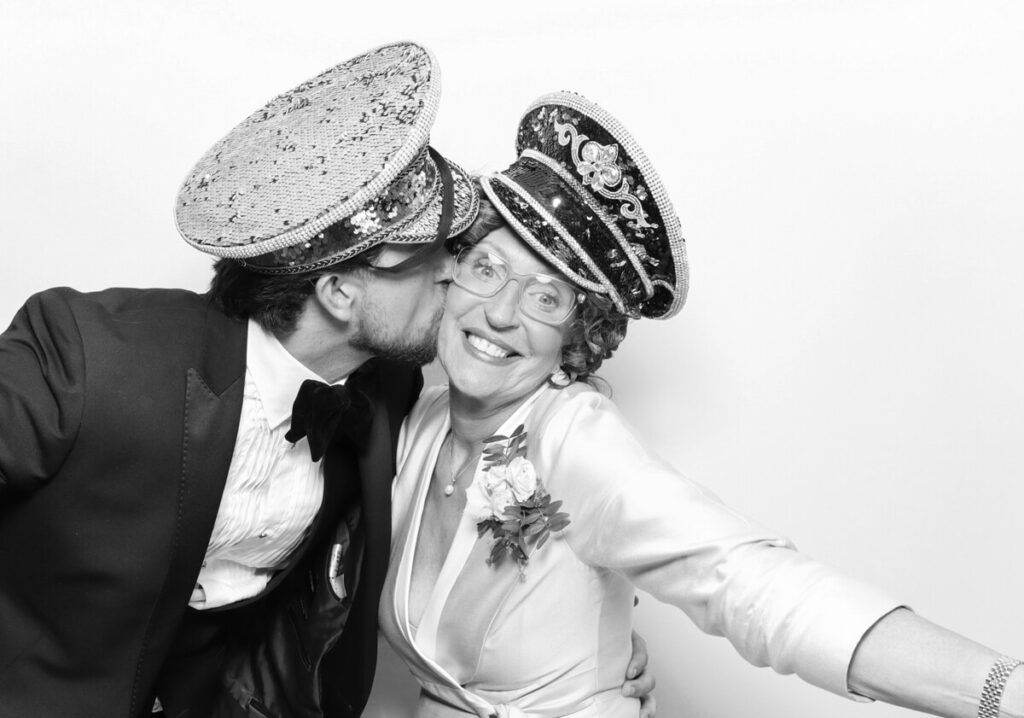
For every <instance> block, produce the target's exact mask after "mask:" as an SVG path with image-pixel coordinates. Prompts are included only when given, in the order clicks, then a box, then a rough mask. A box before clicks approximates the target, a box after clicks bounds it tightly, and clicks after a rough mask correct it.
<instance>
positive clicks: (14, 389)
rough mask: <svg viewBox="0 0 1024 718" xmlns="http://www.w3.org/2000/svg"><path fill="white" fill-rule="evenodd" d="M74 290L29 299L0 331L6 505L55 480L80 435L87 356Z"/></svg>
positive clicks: (0, 482) (1, 501) (1, 477)
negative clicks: (73, 307)
mask: <svg viewBox="0 0 1024 718" xmlns="http://www.w3.org/2000/svg"><path fill="white" fill-rule="evenodd" d="M69 291H70V290H60V289H53V290H47V291H45V292H42V293H40V294H37V295H34V296H33V297H31V298H29V300H28V301H27V302H26V303H25V305H24V306H23V307H22V308H21V310H20V311H19V312H18V313H17V315H16V316H15V317H14V321H13V322H12V323H11V325H10V327H9V328H8V329H7V331H5V332H4V333H3V334H2V335H0V507H2V506H4V505H5V504H6V503H7V502H8V501H9V500H10V499H11V498H12V497H13V496H15V495H17V494H22V493H27V492H30V491H32V490H34V489H36V488H37V487H39V486H40V485H41V484H43V483H44V482H46V481H47V480H48V479H49V478H50V477H52V476H53V475H54V474H55V473H56V472H57V471H58V470H59V469H60V467H61V465H62V464H63V462H64V460H65V458H66V457H67V455H68V452H69V450H70V448H71V446H72V445H73V443H74V440H75V436H76V434H77V432H78V425H79V421H80V418H81V413H82V403H83V397H84V380H85V361H84V358H83V352H82V341H81V337H80V335H79V330H78V326H77V323H76V321H75V318H74V316H73V315H72V312H71V309H70V307H69V305H68V301H67V292H69Z"/></svg>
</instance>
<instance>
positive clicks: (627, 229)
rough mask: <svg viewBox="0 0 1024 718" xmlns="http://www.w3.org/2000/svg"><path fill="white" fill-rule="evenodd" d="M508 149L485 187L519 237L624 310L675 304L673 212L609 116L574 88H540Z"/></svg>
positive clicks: (663, 313)
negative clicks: (511, 157) (507, 163)
mask: <svg viewBox="0 0 1024 718" xmlns="http://www.w3.org/2000/svg"><path fill="white" fill-rule="evenodd" d="M516 152H517V153H518V155H519V158H518V159H517V160H516V162H514V163H513V164H512V166H511V167H509V168H508V169H507V170H505V171H504V172H501V173H499V174H497V175H494V176H493V177H490V178H486V179H485V180H484V181H483V186H484V190H485V191H486V192H487V194H488V196H489V197H490V198H491V200H492V201H494V202H495V203H496V205H497V206H498V209H499V211H501V212H502V214H503V215H504V216H505V218H506V219H507V220H509V222H510V223H511V224H512V225H513V227H514V228H516V229H517V231H518V232H519V234H520V235H521V236H522V237H523V239H524V240H525V241H527V242H528V243H529V244H531V245H532V246H533V247H534V249H536V250H537V251H539V252H540V253H541V254H542V255H544V256H545V257H546V258H547V259H548V260H549V261H551V262H552V263H553V264H554V265H555V266H556V267H558V268H559V269H560V270H561V271H563V272H564V273H565V274H566V275H567V276H568V277H569V278H570V279H572V280H573V281H575V282H576V283H577V284H578V285H579V286H581V287H583V288H585V289H589V290H591V291H597V292H602V293H607V294H609V295H610V296H611V298H612V299H613V301H614V302H615V304H616V305H617V306H618V307H619V309H620V311H622V312H624V313H626V314H628V315H630V316H634V317H640V316H645V317H653V318H666V317H669V316H671V315H673V314H675V313H676V312H677V311H678V310H679V309H680V308H681V307H682V305H683V302H684V301H685V298H686V291H687V287H688V273H687V264H686V248H685V243H684V240H683V237H682V232H681V229H680V224H679V219H678V217H677V216H676V213H675V210H674V209H673V208H672V203H671V202H670V201H669V199H668V195H667V194H666V192H665V190H664V188H663V187H662V185H661V180H660V179H659V177H658V175H657V173H656V172H655V170H654V168H653V166H652V165H651V163H650V161H649V160H648V159H647V157H646V155H645V154H644V153H643V151H642V150H641V149H640V146H639V145H638V144H637V142H636V141H635V140H634V139H633V137H632V136H631V135H630V134H629V133H628V132H627V131H626V130H625V128H623V127H622V125H621V124H620V123H619V122H618V121H617V120H616V119H615V118H613V117H612V116H611V115H609V114H608V113H607V112H605V110H603V109H602V108H601V107H599V106H598V105H596V104H594V103H593V102H590V101H589V100H587V99H586V98H584V97H582V96H581V95H577V94H575V93H571V92H557V93H552V94H549V95H545V96H543V97H541V98H540V99H538V100H536V101H534V102H533V103H532V104H531V105H530V106H529V108H528V109H527V110H526V112H525V114H524V115H523V117H522V118H521V120H520V122H519V126H518V129H517V132H516Z"/></svg>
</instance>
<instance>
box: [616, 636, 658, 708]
mask: <svg viewBox="0 0 1024 718" xmlns="http://www.w3.org/2000/svg"><path fill="white" fill-rule="evenodd" d="M632 642H633V655H632V656H631V657H630V659H629V665H628V666H626V682H625V683H623V684H622V695H624V696H630V697H636V698H639V699H640V718H654V716H655V713H656V712H657V706H656V705H655V700H654V696H653V695H651V692H652V691H653V690H654V684H655V681H654V676H653V675H651V673H650V672H649V671H648V670H647V641H645V640H644V639H643V638H641V637H640V634H639V633H637V632H636V631H633V635H632Z"/></svg>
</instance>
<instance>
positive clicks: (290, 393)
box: [245, 319, 345, 429]
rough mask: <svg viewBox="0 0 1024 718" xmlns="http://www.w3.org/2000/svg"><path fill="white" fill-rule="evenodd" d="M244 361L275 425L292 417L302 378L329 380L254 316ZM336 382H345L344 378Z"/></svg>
mask: <svg viewBox="0 0 1024 718" xmlns="http://www.w3.org/2000/svg"><path fill="white" fill-rule="evenodd" d="M245 365H246V368H247V369H248V370H249V373H250V374H251V375H252V380H253V382H254V383H255V384H256V391H257V392H258V393H259V395H260V402H261V403H262V404H263V411H264V413H265V414H266V417H267V423H269V424H270V428H272V429H274V428H277V427H278V426H281V425H282V424H284V423H285V422H287V421H290V420H291V417H292V404H294V403H295V395H296V394H298V393H299V387H300V386H302V382H304V381H306V380H307V379H312V380H314V381H320V382H324V383H325V384H327V383H329V382H325V381H324V379H323V378H322V377H321V376H319V375H318V374H317V373H316V372H314V371H312V370H311V369H309V368H307V367H306V365H305V364H303V363H302V362H300V361H299V360H298V359H296V358H295V357H293V356H292V355H291V354H289V353H288V350H287V349H285V348H284V346H283V345H282V344H281V342H279V341H278V340H277V337H275V336H274V335H273V333H271V332H268V331H267V330H266V329H264V328H263V327H261V326H260V325H259V323H258V322H256V321H254V320H252V319H250V320H249V336H248V339H247V340H246V359H245ZM334 383H335V384H344V383H345V380H344V379H341V380H340V381H336V382H334Z"/></svg>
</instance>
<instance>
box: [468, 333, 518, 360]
mask: <svg viewBox="0 0 1024 718" xmlns="http://www.w3.org/2000/svg"><path fill="white" fill-rule="evenodd" d="M466 337H467V340H468V341H469V344H470V346H472V347H473V348H474V349H476V350H477V351H480V352H483V353H484V354H486V355H487V356H489V357H494V358H495V359H505V358H506V357H509V356H511V354H512V352H510V351H507V350H505V349H502V348H501V347H499V346H498V345H497V344H495V343H494V342H489V341H487V340H486V339H484V338H483V337H478V336H477V335H476V334H467V335H466Z"/></svg>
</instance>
